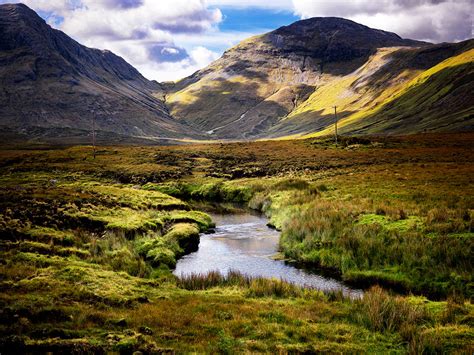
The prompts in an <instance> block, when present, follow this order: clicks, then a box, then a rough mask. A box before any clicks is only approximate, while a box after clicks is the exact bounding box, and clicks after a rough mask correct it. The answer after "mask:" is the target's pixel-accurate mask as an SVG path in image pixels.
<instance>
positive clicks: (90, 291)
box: [0, 134, 474, 353]
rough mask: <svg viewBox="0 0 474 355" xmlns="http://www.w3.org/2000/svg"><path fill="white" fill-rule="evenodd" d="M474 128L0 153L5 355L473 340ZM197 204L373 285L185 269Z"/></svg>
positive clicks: (344, 347) (429, 345)
mask: <svg viewBox="0 0 474 355" xmlns="http://www.w3.org/2000/svg"><path fill="white" fill-rule="evenodd" d="M473 138H474V137H473V136H472V134H465V135H456V136H454V135H442V136H441V135H423V136H412V137H402V138H396V139H395V138H390V139H388V138H384V139H381V138H370V137H369V138H368V139H367V140H368V142H366V141H364V142H356V143H354V142H352V143H353V144H352V143H348V144H344V145H343V146H341V145H340V146H338V147H335V146H333V145H332V144H331V143H330V142H328V141H324V140H305V141H274V142H254V143H231V144H211V145H188V146H177V147H101V148H100V149H99V151H98V154H97V157H96V159H92V155H91V150H90V148H88V147H69V148H68V147H66V148H51V147H50V148H48V149H38V148H39V147H16V149H12V148H11V147H7V148H4V149H2V150H1V151H0V171H1V176H0V184H1V186H2V188H1V190H0V207H1V209H0V211H1V214H0V231H1V232H0V233H1V236H2V238H1V246H2V248H1V251H0V253H1V258H0V259H1V265H0V278H1V281H0V287H1V289H2V293H1V296H0V303H1V305H2V313H1V317H0V321H1V322H0V333H1V339H2V340H1V343H0V348H1V349H2V353H9V352H18V351H30V352H31V351H67V352H105V351H118V352H122V353H131V352H133V351H136V350H140V351H142V352H144V353H154V352H158V351H164V352H167V351H169V352H171V351H197V352H222V353H231V352H246V351H247V352H248V351H262V352H305V351H306V352H308V351H309V352H317V351H331V352H361V351H369V352H388V351H396V352H410V353H422V352H431V353H433V352H472V349H473V344H474V331H473V323H472V319H473V314H474V308H473V306H472V304H471V301H472V297H473V294H472V292H473V283H472V282H473V281H472V274H473V265H472V255H473V252H472V249H473V245H474V239H473V237H474V214H473V211H474V197H473V196H474V193H473V192H474V191H473V186H474V184H473V183H474V181H473V179H474V178H473V177H474V165H473V161H474V155H473V151H472V147H471V142H472V140H473ZM33 148H35V149H33ZM191 200H205V201H231V202H239V203H243V204H245V205H247V206H248V207H249V208H253V209H256V210H259V211H261V212H263V213H265V214H266V215H267V216H268V218H269V222H270V223H271V225H273V226H274V227H275V228H277V229H279V230H281V233H282V236H281V240H280V252H281V254H282V255H283V257H285V258H287V259H288V260H290V259H291V260H293V261H295V262H299V263H303V264H305V265H307V266H309V267H318V268H323V269H327V270H330V271H332V272H333V273H335V274H338V275H339V277H340V278H342V279H343V280H344V281H346V282H349V283H352V284H354V285H357V286H361V287H364V288H366V292H365V295H364V297H363V298H361V299H351V298H347V297H345V296H344V295H343V294H341V293H338V292H329V293H322V292H320V291H317V290H312V289H304V288H301V287H298V286H295V285H292V284H288V283H285V282H283V281H281V280H275V279H273V280H272V279H264V278H252V277H249V276H248V275H244V274H240V273H237V272H231V273H229V274H219V273H216V272H211V273H209V274H205V275H202V274H200V275H199V274H195V275H190V276H188V277H182V278H179V277H176V276H174V275H173V274H172V272H171V271H172V269H173V268H174V266H175V265H176V261H177V260H178V259H179V258H180V257H182V256H183V255H185V254H188V253H190V252H191V251H193V250H196V248H197V247H198V243H199V234H200V233H201V232H204V231H206V230H208V229H209V228H213V226H214V225H213V221H212V220H211V218H210V217H209V216H208V215H207V214H206V213H205V212H201V211H200V210H199V209H198V208H196V207H194V206H195V205H194V204H192V203H190V201H191Z"/></svg>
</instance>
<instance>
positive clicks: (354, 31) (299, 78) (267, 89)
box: [167, 18, 474, 139]
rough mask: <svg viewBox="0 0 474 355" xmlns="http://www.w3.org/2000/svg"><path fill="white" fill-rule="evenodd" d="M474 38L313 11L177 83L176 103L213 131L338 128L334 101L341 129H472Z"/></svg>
mask: <svg viewBox="0 0 474 355" xmlns="http://www.w3.org/2000/svg"><path fill="white" fill-rule="evenodd" d="M473 43H474V42H473V41H472V40H471V41H466V42H463V43H458V44H441V45H433V44H429V43H425V42H419V41H413V40H409V39H402V38H401V37H399V36H398V35H396V34H394V33H390V32H385V31H380V30H375V29H371V28H369V27H366V26H363V25H360V24H357V23H355V22H352V21H349V20H346V19H341V18H312V19H308V20H303V21H298V22H295V23H293V24H292V25H290V26H285V27H282V28H279V29H277V30H275V31H273V32H270V33H267V34H264V35H261V36H256V37H253V38H250V39H248V40H246V41H243V42H242V43H240V44H239V45H237V46H235V47H234V48H231V49H230V50H228V51H227V52H225V53H224V55H223V56H222V57H221V58H220V59H218V60H217V61H215V62H214V63H212V64H211V65H209V66H208V67H206V68H204V69H202V70H200V71H198V72H197V73H195V74H193V75H192V76H190V77H188V78H185V79H183V80H181V81H180V82H178V83H177V84H176V85H174V86H172V87H168V93H167V104H168V105H169V107H170V110H171V114H172V115H173V116H174V117H176V118H179V119H181V120H184V121H186V122H189V124H191V125H193V126H194V127H195V128H196V129H198V130H202V131H206V132H207V133H208V135H209V137H212V138H234V139H235V138H247V139H248V138H250V139H255V138H276V137H301V136H306V135H323V134H328V133H332V129H333V128H332V123H333V121H334V108H333V107H334V106H337V107H338V112H339V119H342V121H341V122H340V127H341V133H384V134H385V133H388V134H390V133H415V132H421V131H426V130H428V131H440V130H442V131H452V130H466V129H472V128H473V118H472V113H473V96H472V92H473V80H472V73H473V71H472V63H473V53H472V48H473ZM450 58H451V59H450ZM444 60H447V62H445V63H444V64H440V63H441V62H443V61H444ZM436 66H438V67H436ZM432 67H434V68H438V69H439V70H438V69H433V70H431V71H430V68H432ZM425 71H426V72H425ZM417 78H419V79H417ZM422 78H423V79H422ZM412 80H415V81H416V82H417V84H416V85H415V83H414V82H412Z"/></svg>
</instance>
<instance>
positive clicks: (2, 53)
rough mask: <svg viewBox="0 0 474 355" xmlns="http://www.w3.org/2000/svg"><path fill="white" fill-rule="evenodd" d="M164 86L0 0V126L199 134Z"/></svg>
mask: <svg viewBox="0 0 474 355" xmlns="http://www.w3.org/2000/svg"><path fill="white" fill-rule="evenodd" d="M162 99H163V89H162V87H161V85H160V84H159V83H157V82H152V81H149V80H147V79H145V78H144V77H143V76H142V75H141V74H140V73H139V72H138V71H137V70H136V69H135V68H133V67H132V66H131V65H130V64H128V63H127V62H126V61H125V60H123V59H122V58H121V57H119V56H117V55H115V54H113V53H112V52H110V51H102V50H98V49H91V48H87V47H85V46H82V45H80V44H79V43H77V42H76V41H74V40H73V39H71V38H70V37H68V36H67V35H66V34H64V33H63V32H61V31H58V30H55V29H52V28H51V27H50V26H49V25H47V24H46V22H45V21H44V20H43V19H41V18H40V17H39V16H38V15H37V14H36V13H35V12H34V11H33V10H31V9H30V8H28V7H27V6H25V5H22V4H14V5H13V4H5V5H0V126H1V127H2V129H1V131H3V132H9V134H10V135H15V134H17V135H18V134H19V135H24V137H26V138H27V137H43V138H45V137H49V138H50V139H59V140H61V139H62V140H63V141H68V140H71V139H72V140H73V141H74V142H81V141H87V142H88V141H90V137H88V135H90V132H91V129H92V125H93V124H92V121H93V120H95V126H96V128H97V130H98V137H99V138H101V139H103V140H112V141H117V140H118V141H120V140H121V139H122V138H124V137H138V138H143V137H155V138H156V137H166V138H185V137H191V138H193V137H199V133H198V132H197V131H195V130H193V129H192V128H190V127H188V126H186V125H183V124H182V123H180V122H178V121H176V120H174V119H173V118H172V117H171V116H170V113H169V111H168V108H167V106H166V105H165V104H164V102H163V100H162Z"/></svg>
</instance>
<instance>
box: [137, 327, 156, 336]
mask: <svg viewBox="0 0 474 355" xmlns="http://www.w3.org/2000/svg"><path fill="white" fill-rule="evenodd" d="M138 330H139V331H140V333H142V334H145V335H152V334H153V330H151V328H149V327H140V328H139V329H138Z"/></svg>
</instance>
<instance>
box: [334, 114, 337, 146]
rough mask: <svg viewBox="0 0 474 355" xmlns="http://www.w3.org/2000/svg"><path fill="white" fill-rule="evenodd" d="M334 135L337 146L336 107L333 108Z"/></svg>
mask: <svg viewBox="0 0 474 355" xmlns="http://www.w3.org/2000/svg"><path fill="white" fill-rule="evenodd" d="M334 133H335V138H336V145H337V106H334Z"/></svg>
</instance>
